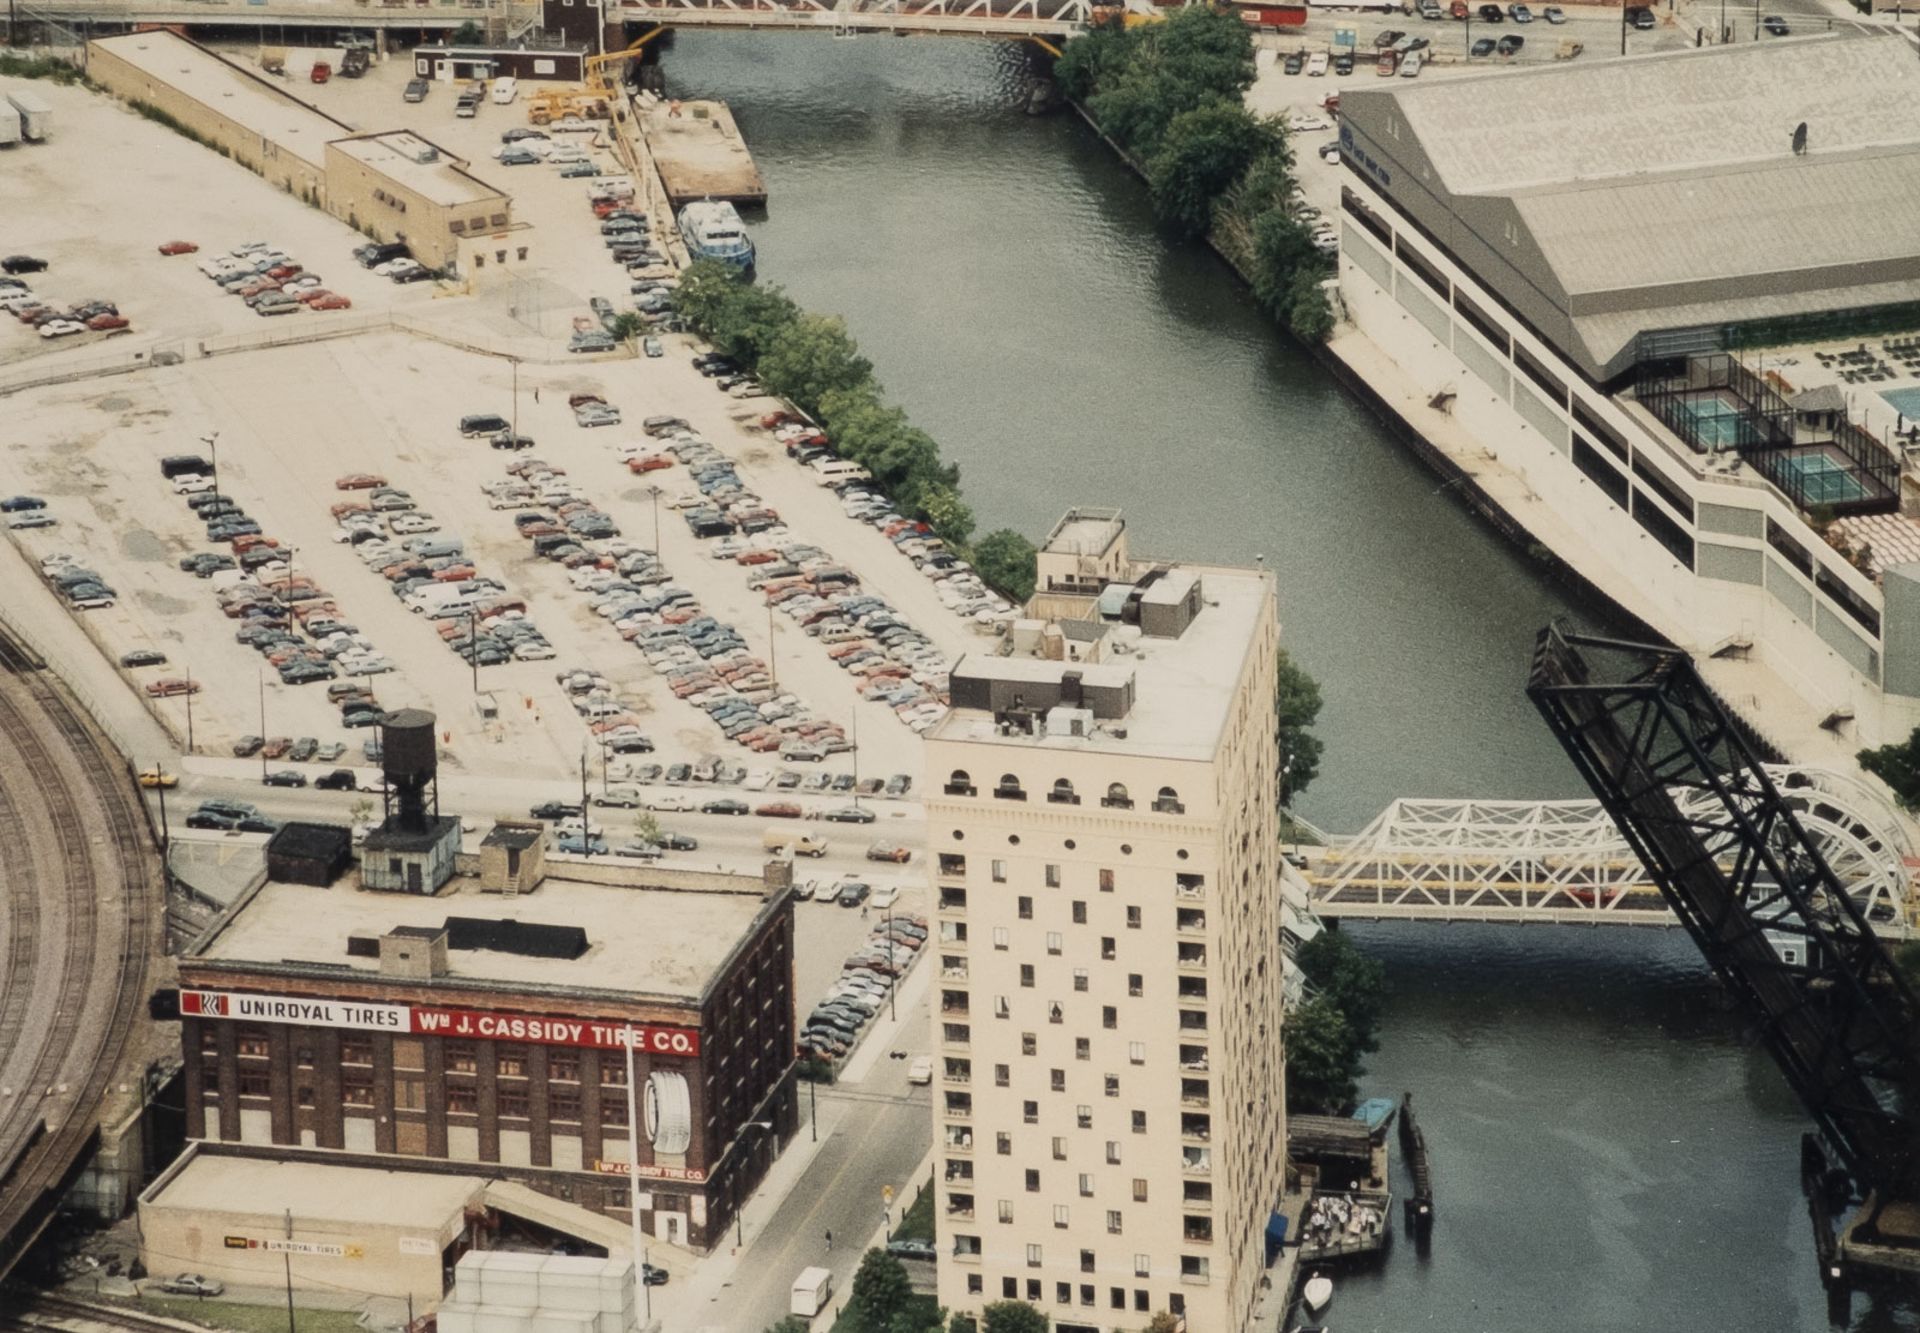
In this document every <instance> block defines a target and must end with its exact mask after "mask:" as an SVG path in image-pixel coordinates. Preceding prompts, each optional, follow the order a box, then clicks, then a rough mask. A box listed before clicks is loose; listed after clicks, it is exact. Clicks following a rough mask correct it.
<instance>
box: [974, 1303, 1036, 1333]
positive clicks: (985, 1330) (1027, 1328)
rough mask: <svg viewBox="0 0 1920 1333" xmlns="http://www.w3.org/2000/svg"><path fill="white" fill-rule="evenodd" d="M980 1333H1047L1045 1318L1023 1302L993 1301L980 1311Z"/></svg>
mask: <svg viewBox="0 0 1920 1333" xmlns="http://www.w3.org/2000/svg"><path fill="white" fill-rule="evenodd" d="M980 1333H1047V1317H1046V1315H1045V1314H1043V1313H1041V1311H1039V1310H1037V1309H1035V1308H1034V1307H1033V1306H1031V1305H1028V1304H1027V1303H1026V1302H1025V1301H995V1302H994V1303H993V1304H991V1305H989V1306H986V1307H985V1308H983V1309H982V1310H981V1311H980Z"/></svg>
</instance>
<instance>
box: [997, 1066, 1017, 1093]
mask: <svg viewBox="0 0 1920 1333" xmlns="http://www.w3.org/2000/svg"><path fill="white" fill-rule="evenodd" d="M1012 1072H1013V1071H1012V1070H1010V1069H1009V1068H1008V1067H1007V1066H1006V1065H995V1066H994V1067H993V1086H994V1087H996V1088H1004V1087H1006V1086H1007V1083H1008V1081H1009V1076H1010V1075H1011V1074H1012Z"/></svg>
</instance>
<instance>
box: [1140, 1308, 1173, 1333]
mask: <svg viewBox="0 0 1920 1333" xmlns="http://www.w3.org/2000/svg"><path fill="white" fill-rule="evenodd" d="M1179 1329H1180V1317H1179V1316H1178V1315H1174V1314H1169V1313H1168V1312H1167V1311H1165V1310H1162V1311H1160V1313H1158V1314H1156V1315H1155V1316H1154V1317H1153V1318H1151V1319H1149V1320H1148V1321H1147V1333H1179Z"/></svg>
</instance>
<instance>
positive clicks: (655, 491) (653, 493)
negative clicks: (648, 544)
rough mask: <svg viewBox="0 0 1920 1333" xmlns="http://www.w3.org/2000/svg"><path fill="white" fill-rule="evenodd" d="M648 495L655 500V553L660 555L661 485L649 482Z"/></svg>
mask: <svg viewBox="0 0 1920 1333" xmlns="http://www.w3.org/2000/svg"><path fill="white" fill-rule="evenodd" d="M647 495H648V496H649V497H650V498H651V499H652V500H653V553H654V555H655V556H656V557H658V556H659V554H660V487H659V486H658V485H656V484H653V483H649V484H648V486H647Z"/></svg>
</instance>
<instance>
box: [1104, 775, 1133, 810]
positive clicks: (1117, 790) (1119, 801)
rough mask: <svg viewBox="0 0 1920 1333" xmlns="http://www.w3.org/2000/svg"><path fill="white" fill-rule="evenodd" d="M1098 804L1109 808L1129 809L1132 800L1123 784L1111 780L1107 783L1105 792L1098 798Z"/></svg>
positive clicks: (1131, 805) (1131, 807)
mask: <svg viewBox="0 0 1920 1333" xmlns="http://www.w3.org/2000/svg"><path fill="white" fill-rule="evenodd" d="M1100 804H1101V805H1104V806H1106V807H1107V808H1108V809H1109V810H1131V809H1133V801H1132V799H1131V798H1130V797H1129V796H1128V795H1127V789H1126V786H1125V784H1123V783H1119V782H1111V783H1108V784H1107V794H1106V795H1105V796H1103V797H1101V798H1100Z"/></svg>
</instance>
